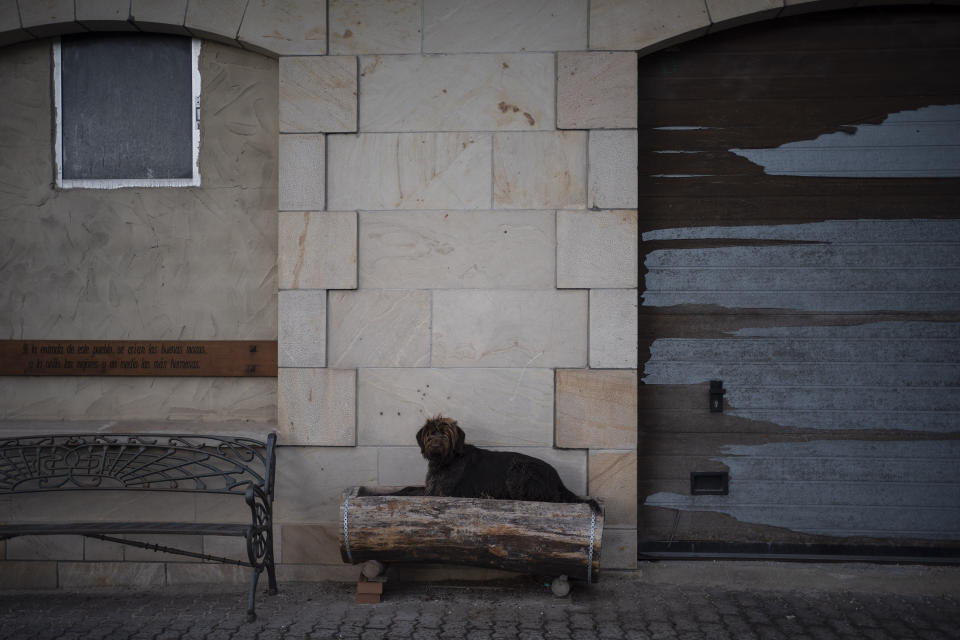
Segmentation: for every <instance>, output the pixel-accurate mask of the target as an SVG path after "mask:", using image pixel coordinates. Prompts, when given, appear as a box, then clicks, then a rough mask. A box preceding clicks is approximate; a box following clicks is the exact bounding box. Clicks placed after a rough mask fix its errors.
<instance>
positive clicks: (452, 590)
mask: <svg viewBox="0 0 960 640" xmlns="http://www.w3.org/2000/svg"><path fill="white" fill-rule="evenodd" d="M358 573H359V572H358ZM546 583H547V580H545V579H536V578H533V577H530V576H522V577H518V578H516V579H514V580H509V581H499V582H495V583H444V584H435V583H428V582H402V581H398V580H391V582H389V583H388V584H387V588H386V591H385V593H384V599H383V602H382V603H380V604H375V605H358V604H355V603H354V591H355V585H354V584H345V583H293V582H287V583H285V582H282V581H281V584H280V591H281V592H280V594H278V595H277V596H273V597H269V596H266V595H265V594H259V595H258V597H257V613H258V615H259V617H258V619H257V621H256V622H254V623H249V624H248V623H246V622H245V615H244V614H245V608H246V597H245V593H244V589H243V587H242V586H231V587H223V586H193V587H176V588H174V587H167V588H164V589H161V590H150V591H131V590H129V589H119V588H104V589H95V590H87V591H84V592H82V593H77V592H62V591H30V592H26V591H21V592H18V591H7V592H0V637H2V638H3V639H4V640H28V639H33V638H36V639H38V640H39V639H44V640H45V639H54V638H58V639H70V640H80V639H83V640H86V639H88V638H89V639H95V638H98V639H99V638H103V639H107V638H125V639H137V640H146V639H151V640H174V639H176V640H228V639H233V638H236V639H259V640H269V639H275V638H276V639H279V638H291V639H292V638H297V639H299V638H324V639H334V638H337V639H339V638H342V639H346V638H363V639H367V638H370V639H373V638H398V639H404V638H411V639H416V640H420V639H423V640H427V639H432V638H436V639H441V638H442V639H447V638H467V639H482V638H518V639H519V638H528V639H531V640H532V639H535V638H571V639H576V640H581V639H583V640H588V639H590V638H637V639H639V638H685V639H686V638H689V639H695V638H704V639H713V638H718V639H719V638H733V639H737V640H740V639H746V638H763V639H767V638H788V639H795V638H818V639H826V638H894V639H906V638H930V639H946V638H960V567H925V566H905V567H900V566H891V565H861V564H856V565H855V564H799V563H784V562H676V561H674V562H659V563H643V564H641V568H640V570H638V571H636V572H629V573H613V572H605V573H604V575H603V577H602V578H601V581H600V582H599V583H597V584H595V585H592V586H589V587H588V586H586V585H584V584H575V586H574V589H573V591H572V592H571V594H570V595H569V596H567V597H564V598H556V597H554V596H553V595H552V593H551V591H550V589H549V586H547V584H546Z"/></svg>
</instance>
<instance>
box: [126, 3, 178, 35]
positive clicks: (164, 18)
mask: <svg viewBox="0 0 960 640" xmlns="http://www.w3.org/2000/svg"><path fill="white" fill-rule="evenodd" d="M186 15H187V0H169V1H164V2H157V0H130V19H131V20H132V21H133V22H134V23H135V24H136V25H137V26H138V27H139V28H140V29H142V30H143V31H158V32H161V33H176V34H180V35H187V34H189V31H187V28H186V27H184V26H183V21H184V19H185V18H186Z"/></svg>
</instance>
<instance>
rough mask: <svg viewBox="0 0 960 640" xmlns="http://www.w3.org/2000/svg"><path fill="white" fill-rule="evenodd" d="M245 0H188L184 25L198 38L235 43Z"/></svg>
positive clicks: (245, 4)
mask: <svg viewBox="0 0 960 640" xmlns="http://www.w3.org/2000/svg"><path fill="white" fill-rule="evenodd" d="M246 8H247V0H190V3H189V5H188V6H187V17H186V20H185V21H184V25H185V26H186V27H187V29H189V30H190V33H192V34H194V35H195V36H197V37H200V38H209V39H211V40H219V41H220V42H225V43H226V44H236V41H237V34H238V33H239V31H240V22H241V21H242V20H243V12H244V10H245V9H246Z"/></svg>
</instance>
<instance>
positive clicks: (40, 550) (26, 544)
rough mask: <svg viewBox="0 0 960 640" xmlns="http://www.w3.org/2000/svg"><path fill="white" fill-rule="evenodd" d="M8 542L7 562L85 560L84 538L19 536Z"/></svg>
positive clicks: (70, 536)
mask: <svg viewBox="0 0 960 640" xmlns="http://www.w3.org/2000/svg"><path fill="white" fill-rule="evenodd" d="M6 542H7V555H6V559H7V560H83V536H74V535H62V536H18V537H16V538H10V539H9V540H7V541H6Z"/></svg>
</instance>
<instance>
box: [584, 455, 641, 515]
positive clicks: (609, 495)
mask: <svg viewBox="0 0 960 640" xmlns="http://www.w3.org/2000/svg"><path fill="white" fill-rule="evenodd" d="M589 466H590V495H593V496H597V497H599V498H601V499H602V500H603V503H604V509H605V511H606V513H605V520H604V524H605V525H607V526H612V527H613V526H625V527H636V526H637V452H636V451H591V452H590V465H589Z"/></svg>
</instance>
